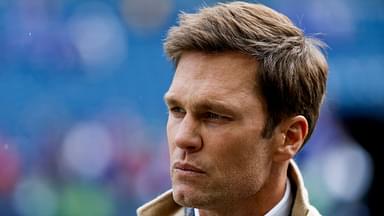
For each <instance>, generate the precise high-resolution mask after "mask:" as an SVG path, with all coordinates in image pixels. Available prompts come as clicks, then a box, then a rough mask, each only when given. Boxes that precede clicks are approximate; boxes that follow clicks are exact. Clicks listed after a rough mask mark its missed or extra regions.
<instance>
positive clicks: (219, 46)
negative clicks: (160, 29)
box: [164, 2, 328, 141]
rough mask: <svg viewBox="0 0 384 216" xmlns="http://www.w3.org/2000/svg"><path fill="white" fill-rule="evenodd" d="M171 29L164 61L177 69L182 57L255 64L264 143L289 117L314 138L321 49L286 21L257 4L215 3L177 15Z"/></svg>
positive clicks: (323, 77)
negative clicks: (248, 59)
mask: <svg viewBox="0 0 384 216" xmlns="http://www.w3.org/2000/svg"><path fill="white" fill-rule="evenodd" d="M178 24H179V25H178V26H173V27H171V28H170V29H169V31H168V34H167V37H166V39H165V42H164V50H165V53H166V55H167V56H168V57H169V58H170V59H171V60H172V61H173V62H174V64H175V65H176V67H177V64H178V62H179V60H180V58H181V56H182V54H183V53H184V52H186V51H201V52H207V53H217V52H225V51H238V52H241V53H244V54H246V55H249V56H253V57H254V58H255V60H256V61H258V66H257V68H255V72H256V71H257V72H256V74H255V82H256V83H255V86H256V87H257V88H256V91H257V93H260V94H261V96H262V98H263V99H264V102H265V104H266V112H267V119H266V124H265V127H264V130H263V133H262V134H263V136H264V137H271V135H272V132H273V130H274V129H275V127H276V126H277V125H278V124H279V123H280V122H281V121H282V120H283V119H284V118H287V117H292V116H294V115H303V116H304V117H305V118H306V119H307V121H308V125H309V126H308V127H309V128H308V131H309V132H308V136H307V137H306V139H305V141H306V140H307V139H308V138H309V137H310V135H311V134H312V132H313V129H314V126H315V124H316V121H317V119H318V116H319V110H320V105H321V103H322V101H323V97H324V94H325V88H326V81H327V73H328V65H327V61H326V59H325V57H324V54H323V48H324V47H325V44H324V43H322V42H321V41H319V40H317V39H315V38H311V37H306V36H305V35H304V33H303V31H302V30H301V29H299V28H298V27H296V26H295V25H294V24H293V23H292V22H291V20H290V19H289V18H288V17H286V16H285V15H283V14H281V13H279V12H277V11H275V10H273V9H271V8H268V7H266V6H264V5H261V4H252V3H246V2H232V3H219V4H217V5H215V6H213V7H205V8H202V9H200V10H199V11H198V12H197V13H193V14H188V13H181V14H180V15H179V23H178Z"/></svg>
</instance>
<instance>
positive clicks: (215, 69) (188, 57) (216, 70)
mask: <svg viewBox="0 0 384 216" xmlns="http://www.w3.org/2000/svg"><path fill="white" fill-rule="evenodd" d="M257 64H258V63H257V61H256V60H255V59H253V58H252V57H250V56H247V55H244V54H241V53H238V52H223V53H203V52H186V53H184V54H183V55H182V57H181V59H180V61H179V63H178V66H177V68H176V72H175V75H174V78H173V81H172V84H171V86H170V89H169V90H168V92H167V94H166V98H167V96H172V98H174V97H178V98H191V97H193V98H204V99H205V100H206V99H212V100H222V101H226V100H231V101H232V102H236V101H237V102H239V103H240V102H241V100H242V99H244V98H245V97H249V96H252V97H255V96H256V97H257V98H259V97H258V95H257V94H256V91H255V88H257V86H256V81H255V80H256V72H257V66H258V65H257Z"/></svg>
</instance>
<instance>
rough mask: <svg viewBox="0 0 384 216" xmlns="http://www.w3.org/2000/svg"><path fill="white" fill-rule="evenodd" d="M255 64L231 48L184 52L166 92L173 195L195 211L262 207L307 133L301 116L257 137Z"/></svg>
mask: <svg viewBox="0 0 384 216" xmlns="http://www.w3.org/2000/svg"><path fill="white" fill-rule="evenodd" d="M256 68H257V61H255V60H254V59H252V58H251V57H248V56H246V55H243V54H240V53H236V52H224V53H216V54H207V53H202V52H195V51H193V52H192V51H191V52H186V53H184V54H183V55H182V57H181V59H180V61H179V64H178V66H177V68H176V72H175V75H174V78H173V81H172V84H171V86H170V88H169V90H168V92H167V93H166V95H165V101H166V103H167V106H168V109H169V117H168V122H167V135H168V143H169V154H170V161H171V165H170V174H171V179H172V188H173V197H174V200H175V201H176V202H177V203H178V204H180V205H182V206H186V207H195V208H198V209H199V211H200V214H201V215H202V216H204V215H263V214H265V213H266V212H268V211H269V210H270V209H271V208H272V207H273V206H274V205H276V204H277V203H278V202H279V200H280V199H281V198H282V196H283V193H284V190H285V183H286V178H287V167H288V163H289V159H291V158H292V157H293V156H294V155H295V154H296V152H297V151H298V149H299V148H300V146H301V145H302V143H303V141H304V138H305V136H306V134H307V131H308V124H307V121H306V119H305V118H304V117H303V116H293V117H290V118H287V119H285V120H283V121H282V122H281V123H280V124H279V125H278V126H277V127H276V128H275V130H274V131H273V134H272V136H271V137H270V138H264V137H263V136H262V131H263V128H264V125H265V119H266V118H267V116H266V110H265V104H264V102H263V100H262V97H261V96H260V95H258V94H257V91H256V90H255V89H257V86H255V83H256V82H255V72H257V71H256ZM255 87H256V88H255Z"/></svg>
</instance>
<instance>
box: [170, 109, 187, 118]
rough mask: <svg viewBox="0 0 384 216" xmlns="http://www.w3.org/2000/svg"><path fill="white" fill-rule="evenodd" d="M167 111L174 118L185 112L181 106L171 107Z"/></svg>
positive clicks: (180, 116) (181, 115) (182, 115)
mask: <svg viewBox="0 0 384 216" xmlns="http://www.w3.org/2000/svg"><path fill="white" fill-rule="evenodd" d="M169 111H170V113H171V114H172V115H173V116H174V117H176V118H182V117H184V115H185V113H186V112H185V110H184V109H183V108H181V107H171V108H170V109H169Z"/></svg>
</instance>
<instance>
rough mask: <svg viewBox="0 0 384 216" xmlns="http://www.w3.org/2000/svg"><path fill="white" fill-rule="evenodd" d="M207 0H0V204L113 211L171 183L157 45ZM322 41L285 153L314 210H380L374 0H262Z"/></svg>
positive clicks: (52, 211)
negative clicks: (315, 80) (297, 150)
mask: <svg viewBox="0 0 384 216" xmlns="http://www.w3.org/2000/svg"><path fill="white" fill-rule="evenodd" d="M215 2H217V1H214V0H205V1H197V0H195V1H193V0H183V1H176V0H161V1H152V0H33V1H30V0H0V215H4V216H56V215H57V216H113V215H116V216H118V215H135V209H136V208H137V207H138V206H139V205H140V204H142V203H143V202H145V201H147V200H149V199H151V198H153V197H154V196H156V195H157V194H159V193H160V192H162V191H164V190H166V189H167V188H169V187H170V180H169V177H168V155H167V154H168V152H167V144H166V138H165V122H166V117H167V113H166V109H165V106H164V105H163V101H162V96H163V93H164V92H165V91H166V89H167V87H168V85H169V83H170V80H171V77H172V73H173V68H172V65H171V64H170V62H168V61H167V59H166V58H165V56H164V54H163V53H162V40H163V38H164V37H165V34H166V31H167V29H168V28H169V27H170V26H171V25H173V24H175V23H176V20H177V14H178V13H179V11H181V10H182V11H187V12H189V11H195V10H196V9H197V8H199V7H201V6H204V5H211V4H214V3H215ZM259 2H261V3H264V4H267V5H269V6H271V7H272V8H275V9H277V10H279V11H281V12H283V13H285V14H287V15H288V16H289V17H290V18H291V19H292V20H293V21H294V22H295V23H296V24H297V25H298V26H300V27H301V28H303V29H304V30H305V32H306V33H307V34H308V35H314V34H315V33H320V34H316V36H317V37H320V38H321V39H322V40H324V41H325V42H326V43H328V45H329V49H328V58H329V63H330V75H329V76H330V77H329V83H328V84H329V88H328V96H327V100H326V102H325V105H324V107H323V110H322V114H321V116H320V120H319V124H318V127H317V129H316V130H315V132H314V135H313V138H312V140H311V141H310V143H308V144H307V146H306V148H305V149H304V151H303V152H302V153H301V154H300V155H299V156H298V158H297V160H298V162H299V165H300V167H302V169H303V174H304V178H305V179H306V184H307V185H308V188H309V191H310V196H311V199H312V200H313V203H314V204H315V205H316V206H318V207H319V209H320V210H321V212H322V213H323V214H324V215H359V216H361V215H363V216H364V215H383V213H384V211H383V210H382V208H381V207H380V206H379V205H380V204H379V200H380V198H381V197H379V196H380V195H381V194H382V193H383V192H384V190H383V186H382V182H383V169H382V168H380V166H379V164H380V163H382V162H383V157H382V154H383V153H384V151H383V150H384V147H383V146H384V145H383V144H384V143H383V142H384V141H383V140H384V139H383V138H382V137H381V136H380V135H381V133H383V132H382V131H383V130H384V85H383V84H382V82H383V81H384V71H383V68H384V42H383V39H384V2H383V1H382V0H370V1H363V0H324V1H316V0H311V1H305V0H292V1H283V0H269V1H267V0H262V1H259Z"/></svg>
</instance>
